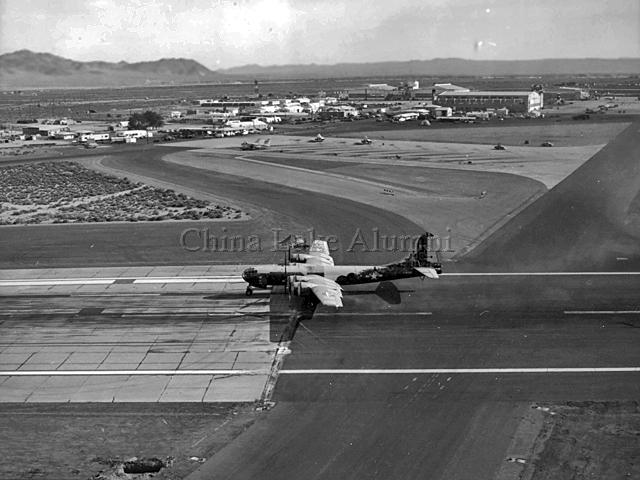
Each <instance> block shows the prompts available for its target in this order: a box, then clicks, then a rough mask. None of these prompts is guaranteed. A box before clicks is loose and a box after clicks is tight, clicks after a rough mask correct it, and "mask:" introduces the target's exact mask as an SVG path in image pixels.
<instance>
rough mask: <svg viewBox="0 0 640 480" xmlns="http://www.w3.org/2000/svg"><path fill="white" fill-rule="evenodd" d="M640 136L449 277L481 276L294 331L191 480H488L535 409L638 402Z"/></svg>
mask: <svg viewBox="0 0 640 480" xmlns="http://www.w3.org/2000/svg"><path fill="white" fill-rule="evenodd" d="M638 129H639V125H638V124H637V123H635V124H632V125H631V126H630V127H629V128H628V129H627V130H625V131H624V132H622V133H621V134H620V135H619V136H618V137H617V138H616V139H615V140H614V141H613V142H612V143H611V144H609V145H608V146H607V147H605V149H603V150H602V151H600V152H599V153H598V154H596V155H595V156H594V157H593V158H592V159H591V160H589V161H588V162H587V163H586V164H585V165H583V166H582V167H581V168H579V169H578V170H577V171H576V172H575V173H574V174H573V175H571V176H569V177H568V178H567V179H566V180H565V181H563V182H561V183H560V184H559V185H558V186H556V187H555V188H554V189H553V190H551V191H550V192H549V193H548V194H546V195H545V196H543V197H542V198H540V199H539V200H538V201H536V202H534V203H533V204H532V205H530V206H529V207H528V208H527V209H525V210H524V211H523V212H522V213H521V214H520V215H518V216H517V217H516V218H514V219H513V220H512V221H510V222H508V223H507V224H506V225H505V226H504V227H503V228H501V229H500V230H498V231H497V232H495V233H494V234H493V235H492V236H491V237H489V238H488V239H487V240H486V241H485V242H483V243H482V244H481V246H480V247H479V248H477V249H476V250H474V252H473V253H472V254H471V255H470V256H469V257H468V258H465V259H464V260H463V261H460V262H459V263H458V264H457V265H455V268H454V269H453V270H455V271H457V272H469V271H476V272H479V273H480V275H477V276H466V275H451V276H446V275H445V276H443V277H442V278H441V279H440V280H436V281H433V282H431V281H425V282H420V281H416V280H408V281H402V282H395V283H396V286H397V288H398V290H399V291H400V294H401V299H402V301H401V303H400V304H395V305H389V304H385V303H384V301H383V300H382V299H378V298H376V296H375V294H374V293H373V292H370V293H366V292H365V291H363V290H365V289H359V290H360V292H356V294H355V295H352V296H350V295H347V296H346V297H345V308H344V310H343V311H341V312H340V313H338V314H332V312H328V311H327V312H325V311H322V310H320V311H319V312H317V313H318V314H316V316H315V317H314V318H313V319H311V320H304V321H302V322H301V323H300V324H299V326H298V328H297V330H296V333H295V337H294V340H293V342H292V344H291V350H292V352H293V353H292V355H291V356H290V357H289V358H287V360H286V361H285V364H284V370H283V371H282V372H281V375H280V377H279V380H278V385H277V388H276V394H275V397H274V400H275V402H276V405H275V407H274V408H273V409H272V411H271V412H269V413H268V414H265V415H264V416H263V417H262V418H261V419H260V420H259V421H258V422H257V423H256V424H255V425H254V426H252V428H251V429H249V430H248V431H247V432H245V433H244V434H243V435H241V436H240V437H239V438H238V439H237V440H236V441H234V442H233V443H232V444H230V445H228V446H227V447H226V448H225V449H224V450H223V451H221V452H219V453H218V454H217V455H216V456H215V457H214V458H213V459H211V460H210V461H209V462H207V463H206V464H205V465H203V466H202V467H201V468H200V469H199V470H198V471H196V472H195V473H194V474H192V475H191V476H190V477H189V478H190V479H191V480H195V479H205V478H213V477H215V478H219V479H224V478H229V479H231V478H233V479H254V478H273V479H280V478H282V479H285V478H309V479H325V478H326V479H333V478H345V479H347V478H353V479H360V478H381V479H382V478H431V479H438V478H442V479H444V478H456V479H467V478H468V479H477V478H496V476H497V472H499V471H501V468H502V467H503V466H504V464H505V462H506V461H507V457H508V452H509V450H510V449H511V448H513V445H512V441H513V438H514V435H515V431H516V429H517V427H518V424H519V423H520V421H521V420H522V419H523V418H524V417H525V414H526V411H527V410H529V409H531V407H532V406H533V405H535V404H538V403H540V402H565V401H570V400H591V401H598V400H628V399H636V398H638V395H639V394H640V383H639V382H638V375H639V373H638V370H639V369H638V367H639V366H640V352H639V351H638V349H637V347H636V346H637V341H638V335H640V305H639V300H638V294H637V292H638V291H639V289H638V287H639V286H640V284H639V282H638V279H639V278H640V277H639V276H638V275H630V274H619V273H618V272H620V271H626V272H632V271H636V272H638V271H640V268H638V269H636V266H638V265H637V261H638V259H639V258H640V242H638V241H637V240H638V237H637V231H638V227H639V226H640V225H639V224H638V222H637V219H638V217H637V216H636V213H635V210H634V208H637V206H636V203H637V200H636V198H637V195H638V192H639V191H640V175H639V173H640V172H639V169H640V165H639V164H638V160H637V159H638V158H640V155H639V153H640V142H639V141H638V138H639V136H638ZM500 271H503V272H511V273H516V274H517V273H527V272H539V273H542V274H543V275H513V274H512V275H486V274H482V272H484V273H494V272H500ZM567 271H569V272H571V271H575V272H594V273H593V274H588V275H584V274H574V275H544V273H547V272H560V273H561V272H567ZM621 367H626V368H628V369H629V370H628V371H622V372H621V371H616V369H617V368H621ZM456 368H467V369H470V370H472V372H471V373H454V372H452V369H456ZM531 368H539V369H542V371H538V370H534V371H532V370H528V369H531ZM549 368H560V369H563V368H566V369H567V370H566V371H553V370H545V369H549ZM596 368H601V369H603V370H600V371H597V370H594V369H596ZM421 369H424V372H421V371H420V370H421ZM433 369H436V372H435V373H434V370H433ZM572 369H573V370H572ZM352 370H356V371H355V372H354V371H352ZM358 370H359V372H358ZM296 371H298V373H296ZM345 371H346V372H345ZM530 441H531V442H532V441H533V439H530ZM530 460H531V459H527V461H530Z"/></svg>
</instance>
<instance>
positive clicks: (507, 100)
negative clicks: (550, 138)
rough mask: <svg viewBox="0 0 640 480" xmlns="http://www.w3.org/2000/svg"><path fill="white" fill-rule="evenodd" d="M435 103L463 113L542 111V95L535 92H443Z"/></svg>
mask: <svg viewBox="0 0 640 480" xmlns="http://www.w3.org/2000/svg"><path fill="white" fill-rule="evenodd" d="M437 102H438V104H440V105H442V106H446V107H451V108H453V109H454V110H457V111H463V112H467V111H472V110H484V109H487V108H496V109H497V108H503V107H506V108H508V109H509V110H510V111H512V112H516V113H531V112H534V111H537V112H539V111H540V110H541V109H542V102H543V94H542V92H536V91H531V92H516V91H500V92H490V91H486V92H462V91H445V92H442V93H440V94H439V95H438V96H437Z"/></svg>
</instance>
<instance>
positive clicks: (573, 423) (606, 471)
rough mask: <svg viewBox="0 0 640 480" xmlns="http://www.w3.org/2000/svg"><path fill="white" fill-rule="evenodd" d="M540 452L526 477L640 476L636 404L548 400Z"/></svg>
mask: <svg viewBox="0 0 640 480" xmlns="http://www.w3.org/2000/svg"><path fill="white" fill-rule="evenodd" d="M547 407H548V408H549V411H550V412H555V415H548V416H547V418H546V421H545V426H544V427H543V431H542V432H541V437H540V438H539V441H538V443H539V445H540V451H539V452H537V458H536V459H535V460H534V462H533V464H532V466H531V467H529V468H528V469H527V470H526V471H525V475H524V476H523V477H522V478H525V479H529V480H557V479H561V478H564V479H569V478H571V479H576V480H580V479H591V478H603V479H604V478H607V479H609V478H611V479H613V478H640V462H639V461H638V452H639V451H640V405H639V404H638V402H637V401H635V402H626V403H619V402H602V403H600V402H580V403H568V404H566V405H547Z"/></svg>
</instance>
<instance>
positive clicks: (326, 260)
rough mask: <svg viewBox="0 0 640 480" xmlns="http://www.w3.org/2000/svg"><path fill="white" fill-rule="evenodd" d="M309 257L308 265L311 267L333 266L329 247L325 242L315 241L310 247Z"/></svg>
mask: <svg viewBox="0 0 640 480" xmlns="http://www.w3.org/2000/svg"><path fill="white" fill-rule="evenodd" d="M308 255H309V257H308V258H307V263H308V264H310V265H333V258H332V257H331V253H329V245H328V244H327V242H326V241H324V240H314V241H313V243H312V244H311V247H309V253H308ZM336 285H337V284H336Z"/></svg>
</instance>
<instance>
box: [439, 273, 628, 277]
mask: <svg viewBox="0 0 640 480" xmlns="http://www.w3.org/2000/svg"><path fill="white" fill-rule="evenodd" d="M574 275H586V276H598V275H603V276H607V275H640V272H453V273H447V272H444V273H441V274H440V276H441V277H560V276H566V277H570V276H574Z"/></svg>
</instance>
